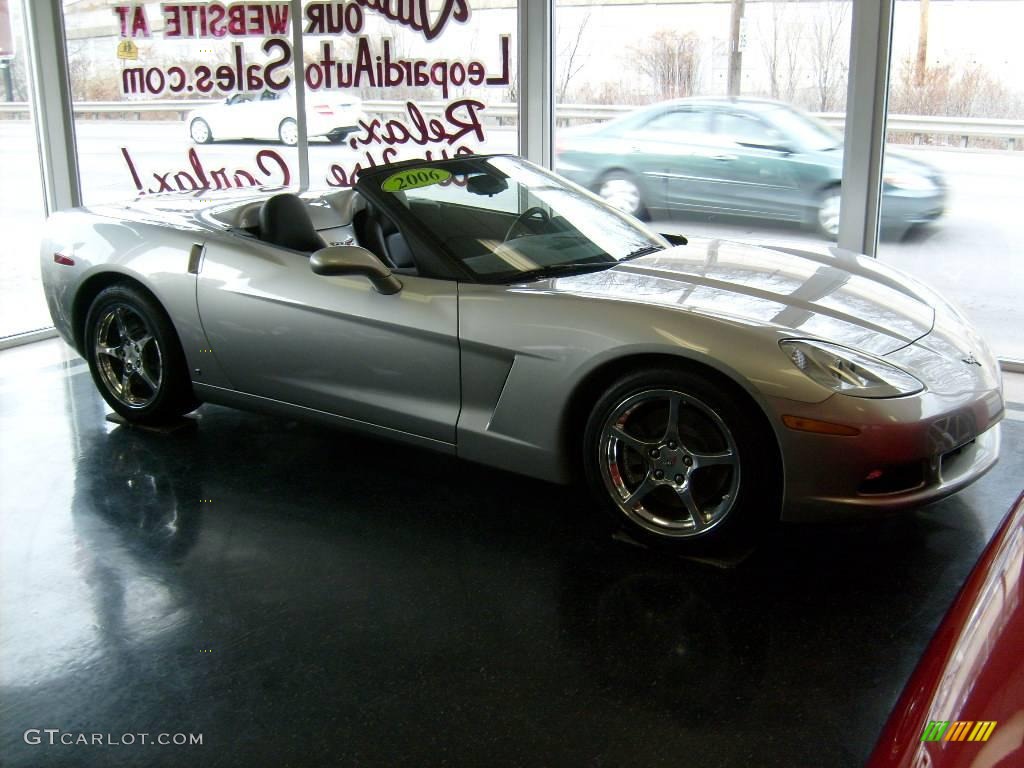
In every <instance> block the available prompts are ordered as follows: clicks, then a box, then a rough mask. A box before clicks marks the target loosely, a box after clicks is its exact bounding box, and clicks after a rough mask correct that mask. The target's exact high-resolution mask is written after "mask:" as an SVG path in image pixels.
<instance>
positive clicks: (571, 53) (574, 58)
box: [555, 8, 591, 101]
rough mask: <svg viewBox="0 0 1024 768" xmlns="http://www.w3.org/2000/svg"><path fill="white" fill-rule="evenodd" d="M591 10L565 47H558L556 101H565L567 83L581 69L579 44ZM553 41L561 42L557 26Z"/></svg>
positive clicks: (560, 30)
mask: <svg viewBox="0 0 1024 768" xmlns="http://www.w3.org/2000/svg"><path fill="white" fill-rule="evenodd" d="M590 14H591V10H590V9H589V8H588V9H587V12H586V14H585V15H584V16H583V18H582V19H581V20H580V23H579V25H577V27H576V34H574V35H571V36H570V37H569V38H568V39H566V40H565V45H562V46H559V50H558V59H557V64H558V101H565V94H566V92H567V91H568V90H569V83H570V82H571V81H572V79H573V78H574V77H576V75H578V74H579V73H580V70H582V69H583V65H584V63H585V62H584V61H583V60H582V59H581V58H580V55H579V54H580V43H582V42H583V33H584V32H585V31H586V29H587V24H589V23H590ZM555 39H556V40H558V41H562V27H561V25H559V27H558V31H557V32H556V33H555Z"/></svg>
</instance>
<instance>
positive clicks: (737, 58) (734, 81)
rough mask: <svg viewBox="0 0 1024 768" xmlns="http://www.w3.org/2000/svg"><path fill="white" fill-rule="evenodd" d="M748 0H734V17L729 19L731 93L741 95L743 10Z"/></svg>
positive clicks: (731, 94)
mask: <svg viewBox="0 0 1024 768" xmlns="http://www.w3.org/2000/svg"><path fill="white" fill-rule="evenodd" d="M745 7H746V0H732V18H731V19H730V21H729V84H728V89H729V95H730V96H739V95H740V75H741V74H742V72H743V47H744V43H745V42H746V41H745V40H744V37H745V35H744V34H743V11H744V8H745Z"/></svg>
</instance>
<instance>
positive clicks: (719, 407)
mask: <svg viewBox="0 0 1024 768" xmlns="http://www.w3.org/2000/svg"><path fill="white" fill-rule="evenodd" d="M729 392H730V388H729V387H723V386H722V385H721V384H720V383H719V382H717V381H716V382H712V381H711V380H709V379H706V378H704V377H702V376H700V375H698V374H696V373H693V372H690V371H686V370H672V369H664V370H653V371H646V372H640V373H636V374H632V375H630V376H626V377H624V378H623V379H620V380H619V381H618V382H617V383H615V384H614V385H612V386H611V387H610V388H609V389H608V391H607V392H606V393H605V394H604V396H603V397H602V398H601V399H600V400H599V401H598V402H597V404H596V405H595V406H594V409H593V411H592V412H591V415H590V419H589V420H588V423H587V427H586V431H585V434H584V440H583V444H584V456H583V468H584V473H585V476H586V479H587V482H588V484H589V486H590V489H591V491H592V492H593V494H594V495H595V496H596V497H597V499H598V501H599V503H600V504H601V506H602V507H603V508H604V509H605V511H606V512H608V513H609V514H610V515H611V517H612V519H613V520H614V521H616V522H617V523H618V524H619V525H620V526H622V527H623V528H625V530H626V531H627V532H628V533H629V534H630V535H631V536H632V537H633V538H635V539H637V540H640V541H644V542H646V543H649V544H653V545H655V546H661V547H667V548H670V549H672V550H675V551H677V552H682V553H699V552H706V551H710V550H711V549H712V548H713V547H714V546H716V545H717V544H721V543H724V542H725V541H726V540H729V541H734V540H738V539H749V538H750V536H751V534H754V533H756V532H759V531H760V530H761V528H762V527H763V525H764V524H765V523H767V522H769V521H770V520H771V519H772V518H773V516H774V517H775V518H777V516H778V504H777V502H778V494H777V490H776V489H777V488H778V487H779V484H778V483H777V477H776V476H775V473H774V466H775V462H774V461H773V460H772V457H773V456H774V449H773V447H772V446H771V443H770V440H769V438H768V437H767V436H766V435H765V434H763V431H762V429H761V428H760V427H758V426H757V425H758V423H759V418H758V415H757V414H755V413H752V412H751V411H752V406H748V405H746V404H745V403H743V402H741V401H740V399H739V398H738V397H737V396H734V395H731V394H729Z"/></svg>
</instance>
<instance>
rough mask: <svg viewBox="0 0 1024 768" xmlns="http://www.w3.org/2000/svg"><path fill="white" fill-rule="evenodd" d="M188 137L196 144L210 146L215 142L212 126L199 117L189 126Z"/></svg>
mask: <svg viewBox="0 0 1024 768" xmlns="http://www.w3.org/2000/svg"><path fill="white" fill-rule="evenodd" d="M188 135H189V136H190V137H191V138H192V141H194V142H195V143H196V144H209V143H210V142H211V141H213V131H211V130H210V124H209V123H207V122H206V121H205V120H203V118H201V117H197V118H196V119H195V120H193V121H192V122H191V123H190V124H189V126H188Z"/></svg>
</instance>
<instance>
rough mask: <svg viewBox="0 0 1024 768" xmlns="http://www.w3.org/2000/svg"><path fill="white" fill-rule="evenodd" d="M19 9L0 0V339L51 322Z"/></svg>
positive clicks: (18, 3)
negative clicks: (41, 254)
mask: <svg viewBox="0 0 1024 768" xmlns="http://www.w3.org/2000/svg"><path fill="white" fill-rule="evenodd" d="M23 8H24V6H23V3H22V0H9V1H8V2H4V3H0V100H2V101H0V231H2V232H3V243H4V250H3V264H2V267H3V268H2V270H0V337H5V336H12V335H15V334H20V333H26V332H28V331H34V330H39V329H41V328H48V327H49V326H51V325H53V322H52V321H51V320H50V314H49V311H48V310H47V308H46V301H45V300H44V298H43V291H42V285H41V281H40V277H39V232H40V231H41V229H42V224H43V220H44V218H45V213H44V209H45V206H44V203H43V187H42V177H41V173H40V170H39V154H38V151H37V148H36V136H35V131H34V128H33V125H32V121H31V120H30V113H29V100H30V99H31V94H30V92H29V82H28V70H29V66H28V51H27V49H26V46H25V40H24V33H23V30H24V23H23V19H22V10H23Z"/></svg>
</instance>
